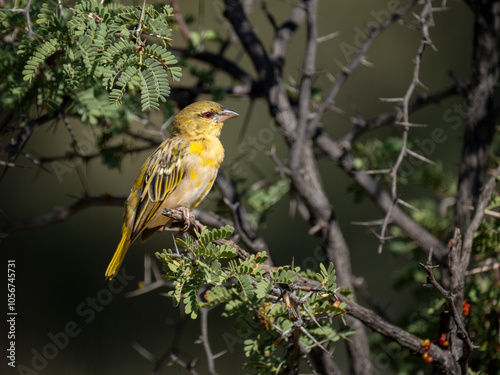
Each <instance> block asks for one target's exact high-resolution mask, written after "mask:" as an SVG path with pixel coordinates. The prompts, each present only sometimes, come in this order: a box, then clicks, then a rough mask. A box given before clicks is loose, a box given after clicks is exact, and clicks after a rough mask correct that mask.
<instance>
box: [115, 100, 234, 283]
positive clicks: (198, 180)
mask: <svg viewBox="0 0 500 375" xmlns="http://www.w3.org/2000/svg"><path fill="white" fill-rule="evenodd" d="M236 116H239V115H238V114H237V113H236V112H234V111H231V110H229V109H226V108H224V107H222V106H221V105H220V104H218V103H214V102H209V101H200V102H195V103H193V104H191V105H188V106H187V107H186V108H184V109H183V110H182V111H180V112H179V113H178V114H177V115H176V116H175V117H174V121H173V130H172V136H171V137H170V138H168V139H167V140H166V141H164V142H163V143H162V144H161V145H160V146H159V147H158V148H157V149H156V151H155V152H154V153H153V154H152V155H151V156H150V157H149V158H148V159H147V160H146V162H145V163H144V165H143V166H142V168H141V172H140V173H139V176H138V177H137V179H136V180H135V183H134V186H133V187H132V190H131V192H130V195H129V196H128V198H127V201H126V202H125V213H124V214H123V223H122V229H121V240H120V243H119V244H118V247H117V248H116V251H115V254H114V256H113V259H112V260H111V262H110V263H109V266H108V269H107V270H106V278H107V279H112V278H113V277H114V276H115V275H116V274H117V273H118V270H119V268H120V265H121V264H122V262H123V259H124V258H125V254H126V253H127V250H128V248H129V246H130V245H131V244H132V243H133V242H134V241H135V240H136V239H137V237H139V235H140V234H142V240H143V241H145V240H147V239H148V238H150V237H151V236H152V235H153V234H155V233H156V232H157V231H158V230H160V229H161V228H163V227H168V226H169V224H171V223H172V222H173V220H172V219H169V218H167V217H165V216H163V215H162V212H163V210H164V209H165V208H169V209H178V210H180V211H181V212H182V213H183V215H184V219H185V222H186V223H187V222H188V219H189V215H190V210H192V209H194V208H195V207H196V206H197V205H198V204H199V203H200V202H201V201H202V200H203V198H205V196H206V195H207V194H208V192H209V191H210V189H211V188H212V185H213V183H214V180H215V177H216V176H217V171H218V170H219V166H220V164H221V162H222V159H224V148H223V147H222V144H221V142H220V140H219V135H220V132H221V129H222V126H223V125H224V121H226V120H229V119H230V118H233V117H236Z"/></svg>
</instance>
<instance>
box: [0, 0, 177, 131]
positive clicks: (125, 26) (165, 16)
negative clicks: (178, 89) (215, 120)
mask: <svg viewBox="0 0 500 375" xmlns="http://www.w3.org/2000/svg"><path fill="white" fill-rule="evenodd" d="M24 3H25V1H21V3H16V6H18V7H21V6H24V5H25V4H24ZM5 5H6V7H8V6H9V5H10V6H13V4H5ZM141 12H142V9H141V7H136V6H124V5H119V4H112V3H111V4H102V3H101V2H99V1H96V0H84V1H79V2H77V3H76V4H75V5H74V7H71V5H70V3H67V2H62V3H60V4H59V3H58V2H56V1H53V0H48V1H44V2H34V4H33V5H32V6H31V8H30V14H31V19H32V20H33V24H32V25H31V27H32V31H33V36H32V37H30V36H29V35H26V33H27V31H26V30H27V26H26V20H25V18H24V17H22V16H20V14H19V13H15V12H13V13H11V12H0V23H1V24H2V28H3V29H4V30H3V33H4V35H12V36H13V37H15V41H13V42H12V44H10V45H9V46H8V48H4V49H2V52H1V56H0V57H1V58H0V100H1V101H2V102H3V103H4V104H5V105H7V106H9V107H11V108H19V107H21V108H23V107H24V106H29V105H32V104H33V102H36V103H37V104H38V105H41V106H46V105H49V106H50V107H51V108H53V109H56V108H58V107H59V106H60V105H61V103H63V101H64V100H65V99H66V100H67V98H70V99H71V100H72V102H74V104H73V105H74V107H75V108H74V109H75V112H77V113H79V114H80V115H81V116H82V121H83V122H90V123H93V124H95V123H97V121H98V119H99V118H101V117H106V118H113V117H120V116H121V117H123V116H124V113H123V111H122V112H121V113H120V111H119V110H118V109H117V106H116V104H122V103H127V104H131V103H135V102H134V101H133V100H132V99H131V98H135V97H136V96H139V97H140V106H141V108H142V110H143V111H145V110H149V109H159V103H160V102H161V101H162V102H164V101H165V100H166V98H167V97H168V96H169V94H170V86H169V82H168V78H169V77H170V79H171V80H172V81H174V82H175V81H178V80H179V78H180V76H181V73H180V68H179V67H175V66H174V65H175V64H176V63H177V60H176V59H175V57H174V56H173V55H172V54H171V53H170V52H169V51H168V50H167V47H168V46H169V40H170V35H171V29H170V27H169V18H170V17H171V15H172V8H171V7H170V6H168V5H166V6H164V7H162V8H159V9H156V8H155V7H153V6H148V7H146V8H145V9H144V16H143V18H142V20H141ZM140 20H141V21H140ZM18 41H19V42H18ZM155 41H156V42H159V43H156V44H152V43H151V42H155Z"/></svg>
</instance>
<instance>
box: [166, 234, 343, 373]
mask: <svg viewBox="0 0 500 375" xmlns="http://www.w3.org/2000/svg"><path fill="white" fill-rule="evenodd" d="M232 233H233V228H232V227H230V226H226V227H223V228H220V229H213V230H207V229H206V228H205V229H203V231H202V232H201V233H196V237H195V238H192V237H190V236H187V237H185V238H184V239H177V245H178V246H180V247H182V248H183V250H181V249H176V250H171V249H169V250H165V251H163V253H157V257H158V258H159V259H160V261H161V262H162V264H163V271H164V275H163V277H164V278H165V279H166V280H170V281H172V283H173V290H172V291H171V292H170V295H171V296H173V299H174V303H175V305H178V304H179V303H180V302H182V303H183V305H184V310H185V312H186V314H189V315H190V316H191V317H192V318H196V317H197V316H198V311H199V310H200V309H201V308H204V307H211V306H215V305H222V306H224V313H223V316H226V317H229V316H237V322H238V323H237V324H238V325H239V326H244V327H246V328H243V329H245V330H246V331H249V332H248V333H247V334H246V335H245V340H244V352H245V355H246V356H247V357H248V359H249V361H248V363H247V364H246V365H245V366H246V368H252V369H256V370H257V372H258V373H262V374H268V373H272V372H273V371H274V372H275V371H276V369H277V367H278V366H279V363H280V361H281V351H282V347H283V346H285V345H286V343H287V342H288V340H289V338H290V336H291V332H292V330H294V329H296V328H295V322H294V320H293V319H292V318H290V316H292V315H293V316H296V314H298V313H297V310H295V311H292V312H291V310H292V309H298V311H300V314H302V315H303V316H304V317H307V316H308V317H309V318H311V319H307V320H308V321H309V320H310V321H309V322H307V323H306V322H305V321H304V323H302V324H304V327H303V328H304V329H306V330H307V332H308V334H307V335H301V338H300V343H301V345H302V346H303V347H304V348H312V347H314V346H315V345H317V344H318V343H319V342H322V343H328V342H334V341H337V340H339V339H340V338H346V337H347V336H348V335H349V334H351V333H352V331H348V330H336V329H334V328H332V327H331V326H330V324H331V323H332V322H333V321H332V319H333V318H334V317H336V316H343V315H344V314H345V310H344V308H345V304H343V303H340V302H338V301H337V302H334V301H333V300H332V299H333V296H334V292H335V291H336V289H337V286H336V283H335V270H334V268H333V264H331V263H330V264H329V265H328V266H327V267H325V266H324V265H321V266H320V270H319V271H320V272H317V273H315V272H312V271H310V270H309V271H308V272H307V273H304V272H302V271H301V270H300V268H299V267H295V268H294V269H292V268H291V267H290V266H283V267H277V268H276V267H271V268H270V267H267V266H265V263H266V261H267V260H268V257H267V255H266V253H265V252H262V253H257V254H254V255H251V256H249V257H247V258H246V259H240V258H237V257H236V255H237V251H236V250H235V249H234V248H232V247H231V246H230V245H228V244H227V243H221V242H220V240H224V239H227V238H229V237H230V236H231V235H232ZM217 241H219V242H217ZM300 275H302V276H306V277H308V278H310V279H312V280H316V281H317V282H318V285H319V286H318V290H317V291H316V293H313V294H311V293H309V294H308V297H307V298H304V301H303V302H301V303H300V305H299V306H294V307H291V306H289V305H288V304H287V302H285V300H288V299H289V296H288V297H286V296H285V295H286V293H290V292H291V291H292V290H294V293H296V296H297V297H299V296H302V297H304V296H305V295H306V291H302V290H300V289H299V290H296V289H295V288H294V287H293V286H294V285H295V283H296V282H297V280H298V278H299V276H300ZM202 287H203V289H201V288H202ZM200 290H204V292H203V295H201V293H200ZM316 317H321V318H323V320H322V321H325V320H327V321H328V325H326V326H325V327H322V328H320V327H318V326H317V324H318V323H317V319H316ZM314 321H316V323H314ZM248 327H250V328H248ZM240 328H241V327H240ZM325 345H326V344H325ZM307 350H310V349H307Z"/></svg>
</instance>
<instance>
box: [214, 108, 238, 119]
mask: <svg viewBox="0 0 500 375" xmlns="http://www.w3.org/2000/svg"><path fill="white" fill-rule="evenodd" d="M238 116H239V114H237V113H236V112H234V111H231V110H230V109H227V108H222V111H220V112H219V122H224V121H226V120H229V119H230V118H233V117H238Z"/></svg>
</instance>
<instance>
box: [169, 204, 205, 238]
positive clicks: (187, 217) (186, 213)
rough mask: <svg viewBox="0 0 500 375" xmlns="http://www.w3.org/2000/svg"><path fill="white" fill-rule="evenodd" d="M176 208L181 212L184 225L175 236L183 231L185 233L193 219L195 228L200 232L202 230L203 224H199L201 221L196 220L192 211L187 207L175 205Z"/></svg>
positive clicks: (178, 235) (179, 235)
mask: <svg viewBox="0 0 500 375" xmlns="http://www.w3.org/2000/svg"><path fill="white" fill-rule="evenodd" d="M177 210H178V211H180V212H181V213H182V218H183V220H184V226H183V227H182V228H181V230H180V231H179V233H177V234H176V235H175V237H182V236H183V235H184V233H186V232H187V231H188V230H189V228H191V220H192V221H193V223H194V225H195V226H196V229H197V230H198V232H200V233H201V231H202V230H203V225H201V223H200V222H199V221H198V220H196V218H195V217H194V215H193V213H192V212H191V211H190V210H189V208H187V207H177Z"/></svg>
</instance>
